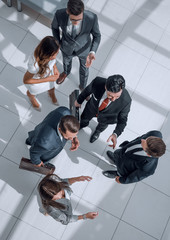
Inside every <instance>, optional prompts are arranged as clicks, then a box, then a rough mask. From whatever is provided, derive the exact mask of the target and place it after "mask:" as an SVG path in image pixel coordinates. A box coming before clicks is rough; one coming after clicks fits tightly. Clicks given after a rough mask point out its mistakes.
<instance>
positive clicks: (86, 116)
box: [80, 103, 108, 132]
mask: <svg viewBox="0 0 170 240" xmlns="http://www.w3.org/2000/svg"><path fill="white" fill-rule="evenodd" d="M93 117H96V113H95V112H94V111H91V109H90V106H88V103H87V104H86V106H85V109H84V111H83V112H82V114H81V120H80V128H84V127H87V126H88V125H89V122H90V120H91V119H92V118H93ZM107 126H108V124H106V123H100V122H99V123H98V125H97V127H96V130H95V131H96V132H103V131H104V130H105V129H106V128H107Z"/></svg>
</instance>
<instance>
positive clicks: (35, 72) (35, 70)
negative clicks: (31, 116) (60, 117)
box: [23, 36, 59, 111]
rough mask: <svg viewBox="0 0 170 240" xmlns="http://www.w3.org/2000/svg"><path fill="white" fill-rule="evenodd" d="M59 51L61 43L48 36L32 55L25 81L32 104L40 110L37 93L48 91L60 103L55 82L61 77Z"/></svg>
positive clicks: (53, 99)
mask: <svg viewBox="0 0 170 240" xmlns="http://www.w3.org/2000/svg"><path fill="white" fill-rule="evenodd" d="M58 51H59V44H58V43H57V41H56V40H55V38H54V37H52V36H47V37H45V38H43V39H42V40H41V42H40V43H39V44H38V46H37V47H36V49H35V51H34V53H33V54H32V55H31V56H30V58H29V62H28V70H27V72H26V73H25V75H24V78H23V81H24V83H25V84H26V85H27V89H28V91H27V96H28V98H29V100H30V102H31V103H32V106H33V107H34V108H35V109H36V110H38V111H40V110H41V108H40V103H39V101H38V100H37V98H36V95H38V94H40V93H43V92H45V91H48V94H49V97H50V98H51V100H52V103H53V104H55V105H58V102H57V99H56V96H55V85H54V82H55V81H56V80H57V79H58V77H59V71H58V69H57V66H56V56H57V54H58Z"/></svg>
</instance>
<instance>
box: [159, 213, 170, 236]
mask: <svg viewBox="0 0 170 240" xmlns="http://www.w3.org/2000/svg"><path fill="white" fill-rule="evenodd" d="M169 222H170V217H169V218H168V221H167V223H166V225H165V228H164V230H163V232H162V236H161V238H160V240H162V238H163V236H164V233H165V232H166V229H167V226H168V223H169Z"/></svg>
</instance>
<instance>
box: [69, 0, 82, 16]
mask: <svg viewBox="0 0 170 240" xmlns="http://www.w3.org/2000/svg"><path fill="white" fill-rule="evenodd" d="M67 11H68V13H69V14H72V15H74V16H78V15H80V14H81V13H82V12H83V11H84V3H83V2H82V1H81V0H69V1H68V3H67Z"/></svg>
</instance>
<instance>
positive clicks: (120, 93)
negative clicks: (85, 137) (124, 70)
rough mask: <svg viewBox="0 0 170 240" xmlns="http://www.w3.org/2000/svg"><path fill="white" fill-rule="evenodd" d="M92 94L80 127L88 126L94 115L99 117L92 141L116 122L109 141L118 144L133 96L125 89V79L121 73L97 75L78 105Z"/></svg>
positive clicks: (81, 95)
mask: <svg viewBox="0 0 170 240" xmlns="http://www.w3.org/2000/svg"><path fill="white" fill-rule="evenodd" d="M89 95H91V98H90V100H89V101H88V102H87V104H86V106H85V109H84V111H83V113H82V115H81V121H80V128H83V127H86V126H87V125H88V124H89V121H90V120H91V119H92V118H93V117H97V121H98V125H97V127H96V130H95V132H94V133H93V134H92V136H91V138H90V142H91V143H93V142H94V141H96V140H97V139H98V137H99V135H100V133H101V132H102V131H104V130H105V129H106V128H107V126H108V124H115V123H116V127H115V129H114V131H113V134H112V135H111V136H110V137H109V138H108V140H107V141H108V142H109V141H110V140H111V141H112V142H113V147H115V146H116V143H117V137H118V136H119V135H120V134H121V133H122V132H123V130H124V128H125V126H126V123H127V119H128V113H129V111H130V106H131V97H130V96H129V93H128V91H127V90H126V89H125V80H124V78H123V77H122V76H121V75H113V76H110V77H108V78H107V79H105V78H102V77H96V78H95V79H94V80H93V81H92V82H91V83H90V84H89V85H88V86H87V87H86V88H85V89H84V91H83V92H82V93H81V94H80V95H79V96H78V98H77V101H76V102H75V106H76V107H81V104H82V103H83V101H84V100H85V99H86V98H87V96H89Z"/></svg>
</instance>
